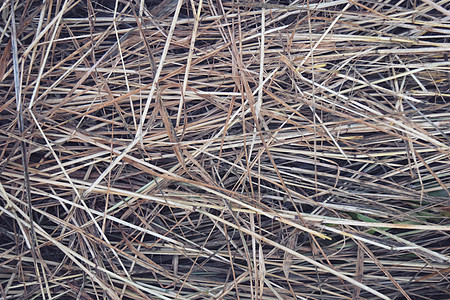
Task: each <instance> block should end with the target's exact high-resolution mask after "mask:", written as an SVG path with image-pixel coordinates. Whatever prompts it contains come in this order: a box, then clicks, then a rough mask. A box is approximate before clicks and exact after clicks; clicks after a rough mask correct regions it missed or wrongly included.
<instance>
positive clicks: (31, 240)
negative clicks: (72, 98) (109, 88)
mask: <svg viewBox="0 0 450 300" xmlns="http://www.w3.org/2000/svg"><path fill="white" fill-rule="evenodd" d="M14 3H15V2H14V1H11V40H12V43H11V44H12V47H11V48H12V52H13V69H14V88H15V98H16V107H17V117H18V124H17V125H18V129H19V135H21V136H22V135H23V133H24V128H25V127H24V121H23V103H22V97H21V94H22V93H21V87H22V85H21V76H20V72H19V59H18V53H17V35H16V21H15V5H14ZM20 146H21V147H20V148H21V152H22V165H23V175H24V188H25V191H24V194H25V199H26V200H27V201H26V202H27V205H28V217H29V227H30V231H29V234H25V235H24V236H27V240H28V241H29V244H28V246H29V247H30V249H31V254H32V256H33V264H34V270H35V272H36V275H37V279H38V284H39V287H40V288H41V293H42V294H43V295H44V290H43V284H42V278H41V272H40V270H39V265H38V257H37V254H36V242H37V241H36V232H35V229H34V220H33V205H32V203H31V191H30V178H29V173H28V155H27V146H26V144H25V142H24V141H23V140H22V141H21V142H20ZM21 228H22V227H21ZM28 237H29V238H28Z"/></svg>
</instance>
